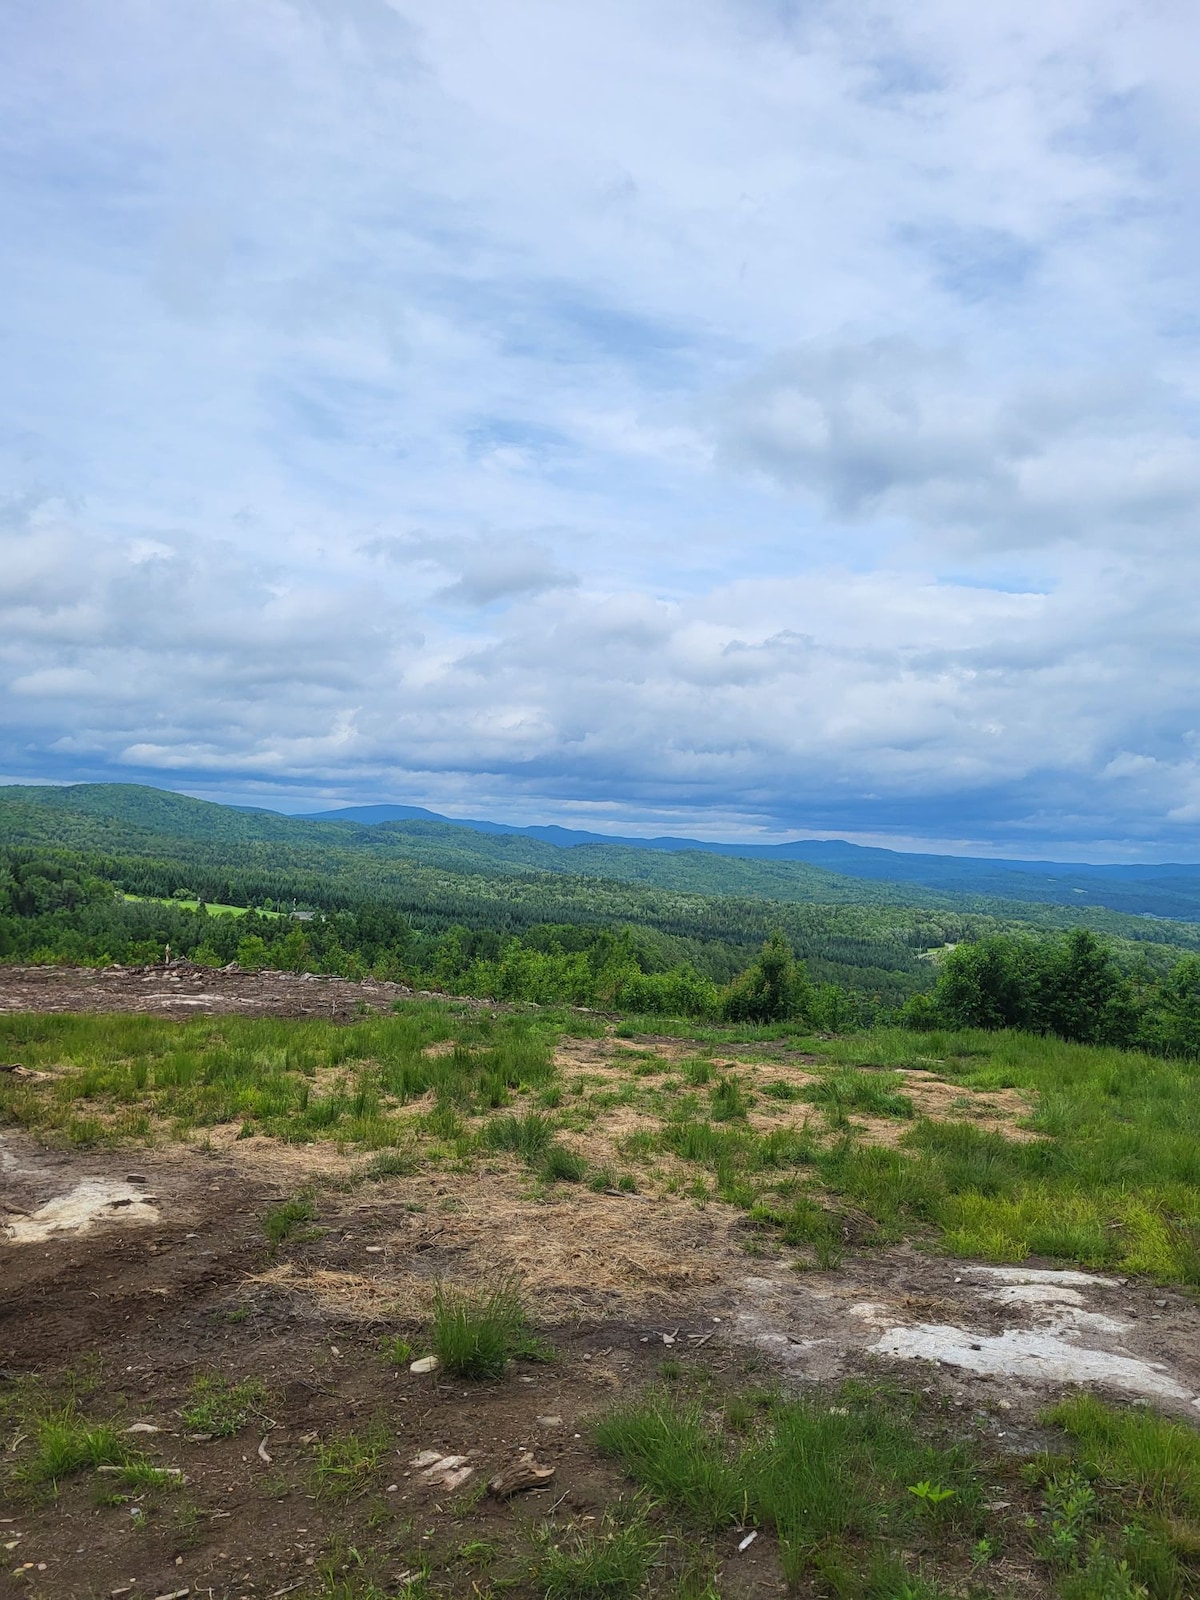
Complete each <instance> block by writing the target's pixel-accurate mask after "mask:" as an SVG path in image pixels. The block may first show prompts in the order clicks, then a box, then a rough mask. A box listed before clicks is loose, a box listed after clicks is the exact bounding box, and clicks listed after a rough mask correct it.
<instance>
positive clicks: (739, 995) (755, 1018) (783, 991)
mask: <svg viewBox="0 0 1200 1600" xmlns="http://www.w3.org/2000/svg"><path fill="white" fill-rule="evenodd" d="M812 1007H813V991H812V985H811V983H810V982H809V981H808V973H807V972H806V971H805V970H804V966H803V963H801V962H799V961H797V960H796V956H795V952H794V951H793V950H792V947H791V945H790V944H789V943H788V941H787V938H786V937H785V935H784V934H783V933H781V932H779V931H778V930H777V931H776V932H775V933H773V934H772V935H771V936H770V938H769V939H767V941H766V942H765V943H764V945H763V947H762V949H761V950H760V951H759V955H758V960H757V961H755V962H753V963H752V964H751V965H750V966H749V967H747V968H746V970H745V972H743V973H741V974H740V975H739V976H738V977H736V978H735V979H734V980H733V982H732V983H731V984H730V985H729V987H728V988H727V989H726V991H725V993H724V995H723V996H722V998H721V1015H722V1016H723V1017H724V1018H725V1019H726V1021H728V1022H785V1021H788V1020H790V1019H792V1018H795V1019H797V1020H801V1019H805V1018H807V1017H809V1016H811V1014H812Z"/></svg>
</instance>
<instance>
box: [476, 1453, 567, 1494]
mask: <svg viewBox="0 0 1200 1600" xmlns="http://www.w3.org/2000/svg"><path fill="white" fill-rule="evenodd" d="M553 1476H554V1468H553V1467H544V1466H542V1464H541V1462H540V1461H536V1460H535V1459H534V1456H533V1452H532V1451H531V1450H522V1452H521V1454H520V1455H519V1456H518V1457H517V1459H516V1460H515V1461H514V1462H513V1463H512V1464H511V1465H510V1466H507V1467H504V1468H502V1469H501V1471H499V1472H498V1473H497V1474H496V1476H495V1477H494V1478H492V1479H490V1480H489V1482H488V1493H489V1494H491V1495H495V1496H496V1498H497V1499H498V1500H507V1499H508V1498H509V1496H510V1495H514V1494H520V1493H521V1491H522V1490H523V1489H539V1488H541V1486H542V1484H544V1483H549V1482H550V1479H551V1478H552V1477H553Z"/></svg>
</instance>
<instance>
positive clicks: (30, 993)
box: [0, 961, 489, 1022]
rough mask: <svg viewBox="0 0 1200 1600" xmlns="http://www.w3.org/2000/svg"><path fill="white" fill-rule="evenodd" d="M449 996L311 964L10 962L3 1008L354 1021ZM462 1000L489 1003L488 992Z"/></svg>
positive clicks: (2, 977)
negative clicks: (279, 967) (243, 967)
mask: <svg viewBox="0 0 1200 1600" xmlns="http://www.w3.org/2000/svg"><path fill="white" fill-rule="evenodd" d="M414 998H427V999H445V998H446V996H444V995H433V994H426V993H425V991H421V993H420V995H418V994H417V991H415V990H413V989H406V988H405V987H404V986H403V984H399V983H377V982H376V981H375V980H374V979H372V978H368V979H366V980H364V981H363V982H362V983H355V982H353V981H351V980H350V979H349V978H327V977H322V976H320V975H318V974H316V973H311V972H304V973H298V972H242V971H240V970H237V969H236V968H235V969H229V968H220V969H216V970H214V969H213V968H210V967H197V966H193V965H192V964H191V963H190V962H187V961H176V962H172V964H171V965H170V966H169V967H167V966H153V967H100V968H89V967H4V968H3V969H0V1011H138V1012H148V1013H151V1014H153V1015H155V1016H163V1017H181V1018H182V1017H191V1016H229V1015H239V1016H247V1017H322V1018H325V1019H327V1020H332V1021H334V1022H349V1021H350V1020H351V1019H352V1018H354V1017H356V1016H364V1015H366V1014H368V1013H369V1012H384V1011H390V1010H391V1008H392V1006H393V1005H394V1004H395V1002H396V1001H397V1000H412V999H414ZM457 1004H459V1005H464V1006H477V1007H486V1006H487V1005H488V1004H489V1002H488V1001H486V1000H474V999H460V1000H458V1001H457Z"/></svg>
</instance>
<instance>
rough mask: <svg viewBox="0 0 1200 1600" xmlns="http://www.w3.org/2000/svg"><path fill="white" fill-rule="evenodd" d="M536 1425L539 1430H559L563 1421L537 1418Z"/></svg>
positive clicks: (553, 1418)
mask: <svg viewBox="0 0 1200 1600" xmlns="http://www.w3.org/2000/svg"><path fill="white" fill-rule="evenodd" d="M537 1425H538V1427H539V1428H561V1427H562V1425H563V1420H562V1418H561V1417H539V1418H538V1419H537Z"/></svg>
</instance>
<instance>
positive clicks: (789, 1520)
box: [596, 1385, 984, 1585]
mask: <svg viewBox="0 0 1200 1600" xmlns="http://www.w3.org/2000/svg"><path fill="white" fill-rule="evenodd" d="M837 1398H838V1403H837V1404H830V1397H829V1395H828V1394H827V1393H825V1394H822V1393H817V1394H814V1395H811V1396H804V1397H802V1398H800V1399H796V1400H786V1401H782V1400H781V1401H776V1402H774V1403H773V1404H771V1405H770V1406H769V1407H768V1408H767V1409H766V1410H765V1411H763V1412H762V1413H761V1420H760V1422H759V1424H758V1426H757V1428H755V1429H754V1431H752V1432H751V1433H750V1434H749V1435H747V1434H746V1433H745V1432H735V1433H734V1434H732V1435H730V1434H726V1433H725V1432H724V1430H723V1429H722V1427H721V1426H720V1425H719V1423H720V1420H722V1419H720V1418H719V1416H715V1415H714V1414H713V1413H712V1412H710V1410H709V1409H708V1408H707V1407H706V1405H705V1403H704V1400H703V1399H702V1398H696V1399H681V1398H677V1397H676V1396H675V1394H674V1392H672V1391H662V1392H659V1393H652V1394H650V1395H649V1396H646V1397H643V1398H641V1399H637V1400H634V1401H631V1402H629V1403H628V1404H626V1405H625V1406H622V1407H619V1408H617V1409H616V1410H614V1411H612V1412H610V1413H609V1415H608V1416H607V1417H605V1418H603V1419H602V1420H601V1421H600V1423H599V1424H598V1425H597V1427H596V1442H597V1444H598V1445H599V1447H600V1449H601V1451H602V1452H603V1453H604V1454H606V1455H609V1456H612V1457H614V1458H615V1459H617V1460H618V1461H619V1462H620V1463H621V1464H622V1466H623V1467H624V1468H625V1469H626V1471H627V1472H628V1473H629V1474H630V1476H631V1477H633V1478H634V1479H635V1481H636V1482H637V1483H638V1484H639V1485H641V1486H642V1487H643V1488H644V1489H645V1490H646V1491H647V1492H649V1493H650V1494H651V1495H652V1496H653V1497H654V1499H655V1500H656V1501H657V1502H658V1503H660V1504H662V1505H664V1506H666V1507H668V1508H669V1509H671V1510H672V1511H674V1512H675V1513H677V1514H678V1515H680V1516H682V1517H683V1518H684V1520H685V1521H686V1522H687V1523H689V1524H691V1525H692V1526H694V1527H695V1528H696V1529H697V1530H700V1531H702V1532H707V1533H714V1532H716V1531H718V1530H720V1529H723V1528H729V1527H733V1526H744V1525H746V1524H747V1523H749V1524H750V1525H751V1526H755V1527H761V1528H764V1529H767V1530H768V1531H770V1532H773V1533H774V1534H775V1536H776V1538H777V1539H778V1541H779V1549H780V1562H781V1565H782V1568H783V1573H784V1577H785V1578H786V1580H787V1581H788V1583H789V1584H792V1585H795V1584H798V1583H800V1582H802V1581H808V1580H810V1579H812V1578H813V1577H814V1576H819V1575H820V1574H821V1573H822V1572H823V1571H824V1572H825V1574H826V1577H827V1576H828V1572H829V1571H830V1570H832V1567H833V1566H835V1565H836V1564H837V1563H838V1562H839V1561H843V1562H847V1563H849V1564H850V1565H851V1566H854V1567H857V1568H858V1569H859V1570H861V1568H862V1566H863V1564H864V1555H865V1556H866V1558H867V1559H874V1558H876V1557H887V1558H888V1559H894V1557H895V1555H896V1552H898V1551H901V1550H905V1549H907V1548H910V1547H911V1544H912V1543H913V1541H914V1540H915V1539H918V1538H920V1537H924V1536H926V1535H924V1534H922V1532H921V1530H922V1528H923V1527H924V1520H923V1514H922V1508H921V1506H920V1504H919V1502H918V1499H917V1497H916V1496H914V1495H913V1494H912V1493H911V1492H910V1489H911V1486H912V1485H913V1484H918V1483H921V1482H929V1483H936V1484H941V1485H944V1486H945V1487H946V1488H947V1489H950V1490H952V1491H953V1493H952V1494H951V1495H949V1496H947V1498H946V1499H945V1500H944V1502H943V1503H942V1505H941V1506H940V1507H939V1511H940V1512H941V1513H942V1514H943V1516H942V1526H941V1528H940V1533H941V1535H942V1536H943V1537H945V1538H946V1539H953V1540H955V1541H960V1540H963V1539H965V1538H968V1537H972V1536H976V1535H977V1533H978V1532H980V1531H982V1528H983V1525H984V1507H983V1500H984V1485H983V1479H982V1476H981V1474H980V1472H979V1469H978V1465H977V1464H976V1463H975V1462H974V1461H973V1460H972V1457H971V1453H970V1451H969V1450H968V1448H967V1447H966V1446H965V1445H963V1444H961V1443H959V1442H957V1441H954V1440H942V1439H940V1438H936V1437H931V1431H932V1430H931V1429H930V1428H929V1426H928V1425H927V1423H926V1424H925V1425H920V1424H919V1423H918V1422H917V1420H916V1418H915V1417H914V1416H913V1415H912V1411H911V1408H909V1407H906V1406H905V1405H904V1404H903V1403H902V1402H901V1401H900V1400H898V1399H893V1398H892V1397H890V1396H889V1395H888V1394H887V1393H886V1392H883V1391H879V1390H876V1389H871V1388H866V1387H864V1386H861V1385H859V1386H855V1385H847V1386H846V1387H845V1388H844V1389H843V1390H842V1391H841V1393H840V1395H839V1396H838V1397H837Z"/></svg>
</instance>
